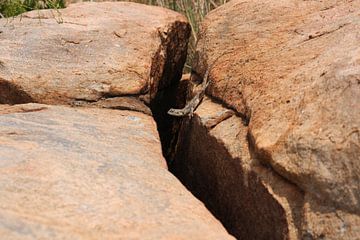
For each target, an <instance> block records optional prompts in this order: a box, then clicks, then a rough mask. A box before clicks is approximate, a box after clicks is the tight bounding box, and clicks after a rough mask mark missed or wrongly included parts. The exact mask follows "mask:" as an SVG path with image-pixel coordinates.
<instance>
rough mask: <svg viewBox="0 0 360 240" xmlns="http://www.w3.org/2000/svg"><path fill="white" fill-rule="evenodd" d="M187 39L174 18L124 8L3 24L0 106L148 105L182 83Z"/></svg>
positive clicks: (78, 9)
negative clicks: (115, 101) (122, 100)
mask: <svg viewBox="0 0 360 240" xmlns="http://www.w3.org/2000/svg"><path fill="white" fill-rule="evenodd" d="M189 33H190V30H189V25H188V23H187V21H186V19H185V18H184V17H183V16H182V15H180V14H178V13H175V12H173V11H170V10H167V9H163V8H159V7H153V6H147V5H142V4H136V3H125V2H104V3H91V2H88V3H78V4H71V5H70V6H69V7H68V8H66V9H61V10H59V11H54V10H42V11H32V12H28V13H24V14H23V15H22V16H21V17H18V18H15V19H13V20H10V21H9V20H7V19H2V20H0V52H1V56H0V63H1V65H0V103H10V104H11V103H25V102H31V101H32V102H39V103H47V104H59V103H61V104H63V103H73V102H76V101H90V102H93V101H98V100H99V99H101V98H107V97H119V96H129V95H132V96H139V95H145V94H147V95H148V98H147V102H149V95H150V97H151V99H153V98H154V97H155V95H156V93H157V91H158V90H159V88H160V89H162V88H165V87H167V86H168V85H170V84H172V82H174V81H178V80H179V79H180V78H181V71H182V66H183V64H184V62H185V58H186V48H187V41H188V36H189ZM9 90H11V91H12V94H10V96H9V94H8V92H9ZM145 100H146V99H145Z"/></svg>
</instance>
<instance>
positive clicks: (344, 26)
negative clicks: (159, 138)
mask: <svg viewBox="0 0 360 240" xmlns="http://www.w3.org/2000/svg"><path fill="white" fill-rule="evenodd" d="M359 14H360V2H359V1H345V0H344V1H296V0H291V1H270V0H267V1H260V0H256V1H242V0H233V1H231V2H230V3H228V4H225V5H224V6H222V7H219V8H218V9H216V10H215V11H213V12H211V13H210V14H209V15H208V16H207V18H206V20H205V21H204V23H203V27H202V31H201V38H200V41H199V44H198V62H197V63H196V64H195V71H196V72H201V73H204V72H205V69H206V67H207V66H209V65H211V64H212V63H214V61H216V62H215V65H214V66H213V68H212V70H211V73H210V79H211V81H212V82H211V84H210V86H209V88H208V95H209V96H210V97H211V98H212V99H213V100H216V101H217V102H219V103H221V104H223V105H224V106H227V107H228V108H230V109H233V110H235V112H236V115H237V116H238V117H239V118H241V119H243V122H244V124H243V126H241V125H239V126H237V127H236V125H231V124H233V123H231V119H232V118H233V117H232V118H230V119H227V120H225V121H224V123H223V122H221V124H219V125H218V126H222V125H227V124H228V125H229V126H228V127H226V128H225V129H222V130H221V131H220V130H218V131H216V130H215V129H217V128H220V127H218V126H216V127H215V128H214V129H211V128H210V129H208V128H205V125H206V122H204V120H202V119H205V118H208V117H209V116H210V117H211V116H214V117H215V116H216V114H217V113H215V112H216V110H211V109H210V110H208V111H205V113H206V114H205V113H204V112H201V111H200V110H201V108H200V109H199V110H198V113H197V115H198V116H197V118H196V120H193V121H192V123H190V124H189V123H188V125H187V128H186V127H184V128H183V130H182V132H184V131H185V132H186V131H189V132H190V133H187V134H190V135H186V134H185V133H183V134H184V135H183V136H190V140H189V139H188V138H187V139H188V140H187V141H189V142H190V143H189V144H186V143H181V141H185V140H182V136H180V142H179V144H178V146H177V148H178V149H182V150H181V151H180V153H179V156H181V154H186V156H188V157H189V158H185V157H184V158H181V157H179V158H176V163H175V171H178V173H179V174H180V175H183V176H184V179H185V180H184V182H186V183H187V184H188V185H190V186H191V187H192V188H194V189H196V191H197V192H198V196H199V197H200V198H202V197H201V195H203V196H204V197H203V198H202V199H203V200H208V204H210V205H211V208H212V209H213V211H214V212H216V213H217V215H218V216H221V219H222V220H224V222H226V220H227V219H228V220H229V221H227V223H225V224H226V225H227V226H228V228H229V229H231V231H232V232H233V233H235V235H236V236H237V237H240V238H244V239H247V236H248V235H247V234H248V233H249V232H252V231H253V232H256V233H252V235H251V236H255V238H256V239H259V238H260V239H269V238H270V239H288V238H290V239H359V238H360V227H359V226H360V184H359V183H360V158H359V156H360V147H359V146H360V140H359V136H360V135H359V126H360V108H359V102H360V84H359V79H360V54H359V53H360V45H359V42H360V38H359V36H360V24H359V23H360V17H359V16H360V15H359ZM217 58H218V60H216V59H217ZM204 104H205V103H204ZM204 104H203V105H204ZM199 111H200V112H199ZM204 114H205V115H204ZM199 118H200V120H199ZM238 121H240V120H238ZM210 125H211V124H210ZM247 125H248V126H247ZM230 126H232V127H231V128H230ZM227 129H232V130H227ZM192 131H193V132H192ZM215 132H216V133H217V134H215ZM236 134H237V135H236ZM229 138H230V139H233V142H230V143H229ZM183 139H186V137H184V138H183ZM204 139H208V140H204ZM204 142H206V143H204ZM210 142H211V144H210ZM181 145H183V146H181ZM199 145H200V147H198V146H199ZM205 146H211V149H209V150H206V147H205ZM213 146H217V147H213ZM195 147H197V149H194V148H195ZM199 148H200V149H199ZM214 148H216V149H218V151H215V150H213V149H214ZM189 149H190V151H189ZM221 149H222V150H221ZM187 151H188V152H187ZM191 151H192V152H193V153H192V154H191V153H190V152H191ZM206 151H209V152H211V153H206ZM246 151H249V154H248V155H246ZM195 152H196V153H197V154H198V155H196V156H195ZM229 154H230V156H229ZM244 154H245V156H244ZM237 155H239V156H238V157H236V156H237ZM249 156H250V157H249ZM184 159H185V160H184ZM247 159H250V160H247ZM181 161H185V162H186V164H187V165H188V166H186V164H185V165H183V164H182V163H181ZM204 162H207V163H209V164H211V165H210V166H207V165H206V166H205V165H204V164H205V163H204ZM232 164H233V165H234V166H235V167H233V168H235V169H238V170H234V169H232V167H230V166H232ZM259 169H260V170H259ZM264 171H265V172H269V174H265V176H273V177H271V179H274V180H273V183H272V181H271V180H270V179H268V178H267V177H264V176H263V174H264V173H263V172H264ZM206 172H209V174H208V175H206V174H205V173H206ZM189 176H192V177H194V179H192V180H191V181H190V180H189V179H190V177H189ZM223 178H228V179H227V180H224V179H223ZM242 179H245V180H242ZM255 179H260V180H255ZM226 181H227V183H226V184H223V182H226ZM247 181H249V185H246V184H244V183H243V182H245V183H246V182H247ZM251 181H253V184H254V185H253V186H252V185H251V184H250V183H251ZM190 182H191V183H190ZM196 182H198V183H199V185H197V186H195V183H196ZM222 184H223V185H222ZM274 185H277V186H281V185H284V186H288V187H280V189H283V190H281V193H278V192H277V190H274V189H276V187H274ZM202 187H204V188H205V189H207V190H204V189H202ZM198 188H201V189H198ZM238 188H241V189H238ZM264 189H267V190H266V191H265V190H264ZM269 189H272V190H269ZM217 190H218V192H217ZM242 191H244V192H245V193H243V192H242ZM205 192H209V193H208V194H210V196H208V195H206V193H205ZM236 193H237V194H236ZM295 193H296V194H295ZM294 196H296V197H294ZM255 198H256V199H258V198H259V199H262V200H261V201H262V202H260V200H258V201H259V202H258V203H257V204H253V207H252V208H253V210H244V206H246V207H251V203H253V202H256V201H255V200H253V199H255ZM249 199H250V200H249ZM263 205H266V206H267V207H266V209H265V208H264V209H263ZM285 205H288V207H286V206H285ZM234 212H236V213H234ZM229 213H233V214H234V216H232V215H231V214H229ZM263 216H265V217H263ZM236 217H238V218H241V219H248V222H246V220H244V222H245V223H244V224H241V223H240V222H241V221H239V224H238V225H236V222H237V221H236V220H234V219H236ZM235 225H236V226H235ZM274 225H276V226H279V228H280V229H283V230H281V231H280V230H279V229H278V230H279V231H280V232H277V231H275V230H274V229H273V227H274ZM271 232H272V235H271ZM269 234H270V235H269ZM263 237H265V238H263ZM250 238H251V237H250Z"/></svg>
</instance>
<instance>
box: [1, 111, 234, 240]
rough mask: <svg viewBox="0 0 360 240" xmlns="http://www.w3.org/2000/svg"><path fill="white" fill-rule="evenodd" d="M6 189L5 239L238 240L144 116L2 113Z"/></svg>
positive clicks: (3, 197)
mask: <svg viewBox="0 0 360 240" xmlns="http://www.w3.org/2000/svg"><path fill="white" fill-rule="evenodd" d="M0 186H1V187H0V203H1V208H0V235H1V238H3V239H233V238H232V237H230V236H229V235H228V234H227V232H226V230H225V229H224V228H223V226H222V225H221V224H220V223H219V222H218V221H217V220H216V219H215V218H214V217H213V216H211V214H210V213H209V212H208V210H207V209H206V208H205V207H204V206H203V204H202V203H201V202H200V201H198V200H197V199H195V198H194V197H193V196H192V195H191V193H190V192H188V191H187V190H186V189H185V187H183V186H182V185H181V184H180V182H179V181H178V180H177V179H176V178H175V177H174V176H172V175H171V174H170V173H169V172H168V171H167V167H166V162H165V160H164V158H163V157H162V152H161V147H160V141H159V137H158V133H157V131H156V126H155V123H154V121H153V119H152V118H151V117H150V116H148V115H145V114H143V113H138V112H132V111H119V110H107V109H96V108H89V109H84V108H82V109H79V108H70V107H60V106H57V107H55V106H49V105H42V104H24V105H16V106H12V107H11V106H6V105H2V106H1V107H0Z"/></svg>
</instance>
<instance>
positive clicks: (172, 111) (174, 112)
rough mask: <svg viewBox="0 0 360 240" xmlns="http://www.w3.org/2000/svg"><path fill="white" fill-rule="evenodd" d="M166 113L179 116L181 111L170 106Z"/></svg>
mask: <svg viewBox="0 0 360 240" xmlns="http://www.w3.org/2000/svg"><path fill="white" fill-rule="evenodd" d="M167 113H168V114H169V115H171V116H181V111H180V110H179V109H174V108H171V109H169V111H168V112H167Z"/></svg>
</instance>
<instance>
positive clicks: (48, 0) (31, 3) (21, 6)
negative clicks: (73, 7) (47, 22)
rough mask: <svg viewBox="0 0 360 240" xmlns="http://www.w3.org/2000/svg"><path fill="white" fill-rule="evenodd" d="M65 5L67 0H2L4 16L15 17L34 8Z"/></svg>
mask: <svg viewBox="0 0 360 240" xmlns="http://www.w3.org/2000/svg"><path fill="white" fill-rule="evenodd" d="M64 7H65V0H0V14H1V16H2V17H13V16H16V15H19V14H21V13H23V12H26V11H30V10H34V9H44V8H56V9H57V8H64Z"/></svg>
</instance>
